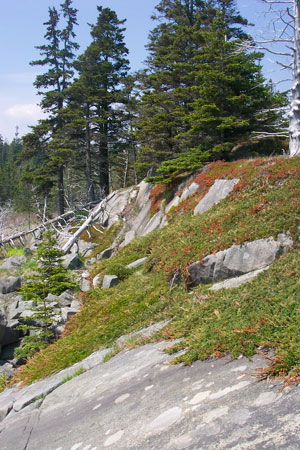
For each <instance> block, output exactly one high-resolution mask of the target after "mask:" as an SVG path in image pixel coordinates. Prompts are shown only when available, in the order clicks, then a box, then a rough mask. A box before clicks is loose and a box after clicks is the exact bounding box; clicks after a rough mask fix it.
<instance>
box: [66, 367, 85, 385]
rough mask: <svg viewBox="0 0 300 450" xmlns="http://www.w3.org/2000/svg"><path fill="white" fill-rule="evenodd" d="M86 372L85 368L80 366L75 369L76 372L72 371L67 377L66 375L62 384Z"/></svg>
mask: <svg viewBox="0 0 300 450" xmlns="http://www.w3.org/2000/svg"><path fill="white" fill-rule="evenodd" d="M84 372H85V369H84V368H83V367H79V369H77V370H75V372H74V373H72V375H68V376H67V377H65V378H64V379H63V380H62V382H61V384H65V383H67V382H68V381H70V380H72V379H73V378H76V377H78V376H79V375H81V374H82V373H84Z"/></svg>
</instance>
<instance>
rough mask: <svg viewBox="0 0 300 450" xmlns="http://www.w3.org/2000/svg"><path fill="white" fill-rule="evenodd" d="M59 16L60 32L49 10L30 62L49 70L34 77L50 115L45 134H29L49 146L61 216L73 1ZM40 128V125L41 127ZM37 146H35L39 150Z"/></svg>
mask: <svg viewBox="0 0 300 450" xmlns="http://www.w3.org/2000/svg"><path fill="white" fill-rule="evenodd" d="M60 6H61V12H62V14H63V17H64V20H65V27H64V28H63V29H60V14H59V12H58V11H57V9H56V8H49V20H48V21H47V22H45V24H44V25H46V27H47V32H46V34H45V36H44V37H45V40H46V43H45V44H43V45H40V46H37V47H36V48H37V49H38V50H39V51H40V54H41V59H38V60H35V61H32V62H31V65H35V66H36V65H38V66H43V67H44V66H45V67H47V68H48V70H47V71H46V72H45V73H44V74H41V75H38V76H37V77H36V80H35V83H34V85H35V86H36V88H37V89H38V93H39V94H40V95H41V96H42V100H41V103H40V105H41V107H42V109H43V110H44V111H45V112H46V113H48V114H49V118H48V119H46V120H44V121H41V124H42V126H43V129H44V134H43V135H42V136H41V135H40V131H41V126H38V128H36V127H33V131H32V133H31V134H35V135H36V137H37V138H39V139H41V140H42V141H43V142H45V141H47V143H48V146H47V149H46V153H45V154H44V159H46V160H47V163H46V164H47V165H48V168H50V169H51V171H52V173H56V176H57V189H58V207H59V212H60V214H63V213H64V208H65V206H64V167H65V165H66V163H67V162H68V160H69V159H70V156H71V153H72V148H70V145H68V144H69V143H68V139H66V133H65V120H64V113H63V108H64V106H65V93H66V89H67V87H68V86H69V84H70V82H71V79H72V77H73V74H74V71H73V61H74V58H75V53H74V52H75V51H76V50H77V49H78V47H79V46H78V44H77V43H76V42H74V37H75V33H74V26H75V25H76V24H77V22H76V14H77V10H76V9H75V8H72V0H65V1H64V3H62V4H61V5H60ZM41 124H40V125H41ZM38 147H39V145H37V150H38Z"/></svg>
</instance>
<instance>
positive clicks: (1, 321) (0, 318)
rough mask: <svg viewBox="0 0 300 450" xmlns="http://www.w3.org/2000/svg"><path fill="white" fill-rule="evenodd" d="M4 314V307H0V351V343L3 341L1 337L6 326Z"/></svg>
mask: <svg viewBox="0 0 300 450" xmlns="http://www.w3.org/2000/svg"><path fill="white" fill-rule="evenodd" d="M6 323H7V320H6V314H5V311H4V308H2V307H1V308H0V352H1V345H2V343H3V338H4V335H5V328H6Z"/></svg>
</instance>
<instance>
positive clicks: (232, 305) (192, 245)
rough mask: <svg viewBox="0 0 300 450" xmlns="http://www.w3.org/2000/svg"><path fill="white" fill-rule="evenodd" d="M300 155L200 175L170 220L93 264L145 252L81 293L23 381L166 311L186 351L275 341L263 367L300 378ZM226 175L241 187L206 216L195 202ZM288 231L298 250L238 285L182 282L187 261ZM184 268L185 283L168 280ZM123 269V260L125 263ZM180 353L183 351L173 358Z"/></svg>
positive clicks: (114, 265) (245, 350) (169, 335)
mask: <svg viewBox="0 0 300 450" xmlns="http://www.w3.org/2000/svg"><path fill="white" fill-rule="evenodd" d="M299 175H300V159H299V158H293V159H285V158H268V159H263V158H259V159H254V160H250V161H246V160H243V161H237V162H235V163H214V164H212V165H210V167H209V168H208V169H207V170H205V171H204V172H203V173H200V174H198V175H197V178H196V182H197V183H198V184H199V185H200V192H198V193H196V194H194V195H193V196H192V197H190V198H189V199H187V200H186V201H184V202H182V203H181V204H180V205H179V206H178V207H177V208H176V210H174V209H173V211H172V212H171V213H170V215H169V225H168V226H167V227H166V228H164V229H162V230H159V231H155V232H153V233H151V234H149V235H147V236H145V237H142V238H140V239H137V240H135V241H133V242H132V243H131V244H129V245H128V246H126V247H125V248H123V249H122V250H120V251H119V252H118V254H117V255H116V256H115V257H114V258H112V259H109V260H106V261H101V262H100V263H98V264H97V265H95V266H94V268H93V275H95V274H97V273H103V274H105V273H107V274H109V273H112V272H113V271H116V270H121V269H122V268H124V266H125V265H127V264H129V263H130V262H132V261H134V260H135V259H138V258H141V257H143V256H148V260H147V264H146V265H145V266H144V269H143V273H140V272H138V273H124V277H123V281H122V282H121V283H120V284H119V285H118V286H116V287H114V288H113V289H111V290H101V289H95V290H93V291H91V292H89V293H86V294H85V295H84V297H83V308H82V311H81V312H80V313H78V314H77V315H76V316H75V317H74V318H73V319H72V320H71V321H70V323H69V324H68V326H67V330H66V332H65V334H64V336H63V337H62V338H61V339H60V340H59V341H57V342H56V343H54V344H53V345H51V346H49V347H48V348H47V349H45V350H43V351H41V352H40V353H39V354H38V355H36V356H35V357H33V358H32V359H31V360H30V361H29V363H27V365H26V366H24V367H23V368H22V369H21V370H20V372H19V374H18V380H23V381H25V382H32V381H34V380H36V379H38V378H41V377H44V376H47V375H49V374H51V373H53V372H56V371H58V370H60V369H62V368H64V367H67V366H69V365H71V364H73V363H75V362H77V361H79V360H80V359H82V358H84V357H86V356H88V355H89V354H90V353H91V352H93V351H95V350H97V349H99V348H101V347H103V346H108V345H111V344H113V342H114V341H115V340H116V339H117V338H118V337H119V336H121V335H122V334H125V333H129V332H131V331H134V330H137V329H139V328H141V327H144V326H147V325H150V324H152V323H154V322H156V321H158V320H161V319H165V318H169V319H170V320H171V321H170V323H169V325H168V326H167V327H166V328H165V330H163V332H162V333H161V335H160V338H162V337H163V338H165V339H174V338H182V339H183V340H182V342H181V343H180V344H177V345H176V347H175V348H174V351H175V350H178V349H181V348H185V349H187V351H186V353H185V354H184V355H182V356H181V357H180V358H179V360H180V361H184V362H185V363H188V364H189V363H191V362H193V361H194V360H196V359H199V358H207V357H208V356H211V355H214V356H219V355H222V354H224V353H227V352H229V353H231V354H232V355H233V356H237V355H239V354H241V353H242V354H245V355H247V356H251V355H253V354H254V353H255V351H257V349H259V348H265V347H267V348H273V349H275V354H276V356H275V357H274V359H273V360H272V361H270V367H269V368H268V370H267V372H266V374H268V375H276V376H285V377H288V379H289V380H290V381H299V376H300V351H299V348H300V346H299V344H300V342H299V325H300V317H299V313H300V304H299V303H300V302H299V292H300V286H299V284H300V282H299V279H300V277H299V275H300V269H299V267H300V264H299V263H300V251H299V245H298V242H299V241H298V239H299V236H298V234H299V228H298V227H299V225H300V223H299V217H300V214H299V213H300V177H299ZM219 178H239V179H240V182H239V183H238V184H237V185H236V187H235V189H234V192H233V193H232V194H231V195H230V196H229V197H228V198H227V199H225V200H223V201H221V202H220V203H219V204H218V205H216V206H215V207H213V208H212V209H211V210H210V211H208V212H206V213H205V214H203V215H197V216H194V215H193V208H194V206H195V205H196V204H197V202H198V201H199V200H200V198H201V197H203V196H204V195H205V193H206V192H207V191H208V189H209V187H210V186H211V185H212V184H213V183H214V180H215V179H219ZM282 232H286V233H287V232H289V233H290V234H291V235H292V237H293V239H294V242H295V248H294V250H291V251H290V252H289V253H288V254H286V255H283V256H282V257H281V258H280V259H279V260H278V261H277V262H276V263H274V265H273V266H272V267H271V269H269V270H268V271H266V272H264V273H261V274H260V275H259V277H258V278H257V279H255V280H254V281H252V282H251V283H247V284H245V285H244V286H241V287H239V288H235V289H230V290H222V291H218V292H213V291H208V286H201V287H198V288H196V289H195V290H194V293H192V294H191V293H189V292H187V290H186V286H185V285H184V280H185V277H186V273H187V266H188V264H190V263H192V262H194V261H196V260H201V259H202V258H203V257H204V256H206V255H207V254H210V253H213V252H217V251H219V250H223V249H225V248H228V247H230V246H231V245H233V244H239V243H243V242H246V241H251V240H254V239H259V238H265V237H269V236H273V237H274V238H276V237H277V234H278V233H282ZM178 268H180V270H181V275H182V280H183V283H182V284H181V285H179V286H178V285H175V286H174V287H173V288H172V289H170V285H169V279H170V277H171V276H172V274H173V273H174V271H175V270H176V269H178ZM122 270H123V269H122ZM175 360H176V359H175Z"/></svg>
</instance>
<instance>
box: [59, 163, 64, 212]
mask: <svg viewBox="0 0 300 450" xmlns="http://www.w3.org/2000/svg"><path fill="white" fill-rule="evenodd" d="M57 186H58V206H59V215H60V216H61V215H62V214H64V212H65V189H64V166H59V168H58V183H57Z"/></svg>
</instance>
